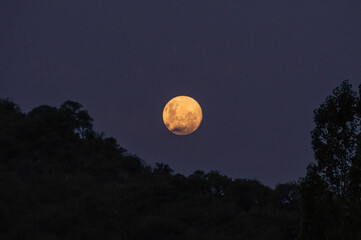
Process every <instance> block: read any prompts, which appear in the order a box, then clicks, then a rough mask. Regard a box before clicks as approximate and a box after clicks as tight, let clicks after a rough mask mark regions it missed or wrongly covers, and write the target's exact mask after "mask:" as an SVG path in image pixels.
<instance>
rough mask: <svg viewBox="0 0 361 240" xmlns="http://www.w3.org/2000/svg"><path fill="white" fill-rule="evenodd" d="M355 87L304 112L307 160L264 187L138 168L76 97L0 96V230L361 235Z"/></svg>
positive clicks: (1, 234)
mask: <svg viewBox="0 0 361 240" xmlns="http://www.w3.org/2000/svg"><path fill="white" fill-rule="evenodd" d="M360 92H361V87H360V88H359V92H355V91H353V90H352V86H351V85H350V84H349V83H348V82H347V81H345V82H343V83H342V84H341V86H339V87H337V88H336V89H335V90H334V91H333V94H332V95H331V96H329V97H328V98H327V99H326V101H325V102H324V103H323V104H322V105H321V106H320V108H318V109H316V110H315V125H316V126H315V128H314V130H313V131H312V146H313V149H314V151H315V160H316V161H315V162H314V163H312V164H310V165H309V166H308V168H307V174H306V176H305V177H304V178H301V179H300V180H299V181H298V182H291V183H286V184H279V185H278V186H277V187H276V188H275V189H271V188H269V187H267V186H264V185H262V184H261V183H260V182H258V181H256V180H250V179H231V178H229V177H227V176H225V175H222V174H220V173H219V172H217V171H211V172H208V173H206V172H203V171H201V170H197V171H195V172H194V173H193V174H191V175H189V176H183V175H181V174H175V173H173V170H172V169H171V168H170V166H168V165H167V164H163V163H157V164H156V165H155V166H148V165H146V164H145V163H144V162H143V161H142V160H141V159H139V158H138V157H137V156H135V155H132V154H129V153H127V151H126V150H125V149H124V148H122V147H120V146H119V145H118V143H117V141H116V140H115V139H114V138H108V137H105V136H104V135H103V134H99V133H96V132H95V131H94V130H93V125H92V121H93V120H92V118H91V117H90V116H89V114H88V112H87V111H86V110H85V109H84V108H83V106H82V105H81V104H79V103H76V102H72V101H67V102H65V103H64V104H62V105H61V106H60V107H50V106H47V105H43V106H39V107H37V108H34V109H33V110H32V111H30V112H29V113H23V112H22V111H21V110H20V108H19V107H18V106H17V105H16V104H15V103H13V102H12V101H10V100H8V99H0V239H2V240H7V239H12V240H13V239H14V240H16V239H21V240H23V239H27V240H32V239H36V240H42V239H44V240H58V239H59V240H60V239H62V240H67V239H69V240H76V239H87V240H92V239H94V240H102V239H109V240H111V239H119V240H133V239H134V240H143V239H147V240H152V239H156V240H163V239H164V240H170V239H172V240H173V239H174V240H184V239H187V240H203V239H204V240H206V239H207V240H212V239H217V240H233V239H247V240H256V239H259V240H267V239H270V240H271V239H272V240H274V239H277V240H283V239H284V240H291V239H305V240H313V239H317V240H320V239H321V240H322V239H328V240H343V239H345V240H346V239H347V240H357V239H361V144H360V141H361V134H360V133H361V123H360V122H361V98H360ZM290 157H292V156H290Z"/></svg>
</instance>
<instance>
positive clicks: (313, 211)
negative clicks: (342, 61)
mask: <svg viewBox="0 0 361 240" xmlns="http://www.w3.org/2000/svg"><path fill="white" fill-rule="evenodd" d="M359 106H360V98H359V96H358V94H357V93H356V92H355V91H353V90H352V86H351V84H349V83H348V81H344V82H343V83H342V84H341V85H340V86H339V87H337V88H336V89H334V90H333V94H332V95H331V96H329V97H327V98H326V101H325V102H324V103H323V104H321V106H320V107H319V108H318V109H316V110H315V112H314V114H315V116H314V121H315V124H316V127H315V129H314V130H313V131H312V146H313V150H314V155H315V160H316V163H313V164H311V165H310V166H309V167H308V168H307V175H306V177H305V178H303V179H302V181H301V196H302V199H303V212H304V216H303V222H302V229H303V231H302V234H303V235H302V236H303V238H304V239H314V238H315V237H316V238H318V239H358V238H356V237H357V236H358V237H360V236H359V233H358V232H359V231H358V232H357V231H354V230H353V229H352V228H351V226H350V222H351V221H350V216H351V212H352V207H351V201H350V200H351V199H350V196H351V195H352V194H353V193H354V192H355V188H352V187H351V186H352V183H353V180H352V174H351V172H354V170H352V169H353V166H356V165H357V164H356V162H357V161H358V160H357V159H358V158H357V157H356V156H357V155H358V153H357V152H358V146H360V135H359V132H360V118H359V116H360V114H359V113H358V112H359V109H360V107H359ZM354 220H356V219H354Z"/></svg>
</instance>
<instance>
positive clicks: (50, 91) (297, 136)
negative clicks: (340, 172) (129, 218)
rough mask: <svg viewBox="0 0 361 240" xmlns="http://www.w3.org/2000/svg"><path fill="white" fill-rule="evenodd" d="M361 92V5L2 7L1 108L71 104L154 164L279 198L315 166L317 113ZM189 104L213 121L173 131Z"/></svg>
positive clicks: (146, 2) (138, 1)
mask: <svg viewBox="0 0 361 240" xmlns="http://www.w3.org/2000/svg"><path fill="white" fill-rule="evenodd" d="M345 79H349V81H350V82H351V83H352V84H353V85H354V87H356V86H357V85H358V84H359V83H361V1H359V0H354V1H340V0H338V1H334V0H328V1H315V0H309V1H306V0H302V1H301V0H300V1H296V0H294V1H289V0H284V1H278V0H273V1H270V0H257V1H251V0H237V1H233V0H227V1H225V0H219V1H212V0H204V1H198V0H188V1H185V0H163V1H159V0H129V1H121V0H112V1H111V0H107V1H103V0H99V1H90V0H87V1H85V0H84V1H79V0H69V1H65V0H62V1H49V0H33V1H24V0H22V1H16V0H11V1H1V3H0V97H1V98H6V97H9V98H10V99H12V100H13V101H15V102H16V103H17V104H19V105H20V107H21V108H22V110H23V111H25V112H28V111H30V110H31V109H32V108H34V107H37V106H39V105H41V104H48V105H51V106H59V105H60V104H61V103H63V102H64V101H66V100H68V99H70V100H73V101H76V102H79V103H81V104H82V105H84V107H85V108H86V109H87V110H88V111H89V114H90V115H91V116H92V117H93V118H94V127H95V130H96V131H98V132H104V133H105V134H106V136H108V137H115V138H116V139H117V140H118V142H119V144H120V145H121V146H122V147H124V148H126V149H128V151H129V152H130V153H134V154H136V155H138V156H139V157H140V158H142V159H143V160H145V162H146V163H147V164H150V165H153V166H154V164H155V162H162V163H166V164H169V165H170V166H171V168H173V169H174V170H175V172H176V173H182V174H184V175H189V174H191V173H192V172H193V171H195V170H198V169H201V170H204V171H209V170H218V171H220V172H221V173H222V174H225V175H227V176H230V177H232V178H251V179H257V180H260V181H261V182H262V183H264V184H266V185H269V186H271V187H273V186H275V184H277V183H285V182H287V181H292V180H298V178H299V177H302V176H304V174H305V172H306V166H307V165H308V164H309V163H310V162H312V161H313V152H312V147H311V137H310V131H311V130H312V128H313V127H314V124H313V110H314V109H315V108H317V107H318V106H319V105H320V104H321V103H322V102H323V101H324V100H325V98H326V97H327V96H328V95H330V94H331V92H332V89H333V88H335V87H337V86H338V85H340V83H341V82H342V81H343V80H345ZM178 95H187V96H191V97H193V98H194V99H196V100H197V101H198V102H199V104H200V105H201V106H202V110H203V116H204V118H203V122H202V124H201V126H200V127H199V129H198V130H197V131H196V132H194V133H193V134H191V135H188V136H177V135H174V134H173V133H171V132H170V131H168V129H167V128H166V127H165V126H164V124H163V120H162V111H163V108H164V106H165V104H166V103H167V102H168V101H169V100H170V99H171V98H173V97H175V96H178Z"/></svg>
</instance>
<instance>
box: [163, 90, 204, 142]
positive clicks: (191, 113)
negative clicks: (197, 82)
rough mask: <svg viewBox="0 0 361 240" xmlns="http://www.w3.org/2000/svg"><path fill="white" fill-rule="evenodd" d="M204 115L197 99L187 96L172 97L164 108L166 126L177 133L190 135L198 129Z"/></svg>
mask: <svg viewBox="0 0 361 240" xmlns="http://www.w3.org/2000/svg"><path fill="white" fill-rule="evenodd" d="M202 118H203V115H202V109H201V106H200V105H199V104H198V102H197V101H196V100H194V99H193V98H191V97H187V96H178V97H175V98H172V99H171V100H170V101H169V102H168V103H167V105H165V107H164V110H163V122H164V124H165V126H166V127H167V128H168V129H169V131H171V132H172V133H174V134H176V135H188V134H191V133H192V132H194V131H195V130H197V128H198V127H199V125H200V124H201V121H202Z"/></svg>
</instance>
